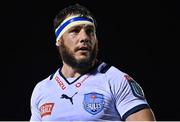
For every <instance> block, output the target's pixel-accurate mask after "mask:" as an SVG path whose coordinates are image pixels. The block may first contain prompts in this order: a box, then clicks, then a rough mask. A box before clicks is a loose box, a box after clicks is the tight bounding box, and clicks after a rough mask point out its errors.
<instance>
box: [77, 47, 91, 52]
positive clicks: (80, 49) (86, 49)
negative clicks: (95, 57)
mask: <svg viewBox="0 0 180 122" xmlns="http://www.w3.org/2000/svg"><path fill="white" fill-rule="evenodd" d="M78 51H83V52H87V51H90V48H89V47H80V48H78Z"/></svg>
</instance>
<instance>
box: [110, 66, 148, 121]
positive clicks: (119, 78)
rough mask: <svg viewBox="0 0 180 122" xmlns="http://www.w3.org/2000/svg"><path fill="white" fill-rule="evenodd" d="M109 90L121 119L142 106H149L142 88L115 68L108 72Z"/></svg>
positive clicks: (142, 107) (124, 118)
mask: <svg viewBox="0 0 180 122" xmlns="http://www.w3.org/2000/svg"><path fill="white" fill-rule="evenodd" d="M108 78H109V82H110V87H111V92H112V95H113V98H114V101H115V105H116V109H117V111H118V112H119V114H120V116H121V119H122V120H126V118H127V117H128V116H129V115H131V114H133V113H135V112H137V111H139V110H141V109H144V108H149V105H148V103H147V101H146V98H145V95H144V92H143V89H142V88H141V86H140V85H139V84H138V83H137V82H136V81H135V80H134V79H133V78H131V77H130V76H129V75H127V74H126V73H124V72H121V71H120V70H118V69H117V68H111V70H110V71H109V72H108Z"/></svg>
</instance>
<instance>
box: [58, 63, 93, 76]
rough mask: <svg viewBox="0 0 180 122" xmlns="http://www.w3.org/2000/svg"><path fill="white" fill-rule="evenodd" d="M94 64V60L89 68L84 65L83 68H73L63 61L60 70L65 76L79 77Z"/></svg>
mask: <svg viewBox="0 0 180 122" xmlns="http://www.w3.org/2000/svg"><path fill="white" fill-rule="evenodd" d="M94 65H95V62H94V63H93V65H92V66H91V67H89V68H87V67H85V68H74V67H72V66H70V65H68V64H66V63H65V62H63V66H62V69H61V72H62V74H63V75H64V76H65V77H66V78H72V77H79V76H80V75H83V74H85V73H86V72H88V71H89V70H90V69H91V68H93V67H94Z"/></svg>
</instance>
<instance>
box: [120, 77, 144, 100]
mask: <svg viewBox="0 0 180 122" xmlns="http://www.w3.org/2000/svg"><path fill="white" fill-rule="evenodd" d="M124 77H125V78H126V79H127V81H128V83H129V85H130V87H131V89H132V92H133V94H134V96H136V97H138V98H140V99H145V96H144V92H143V89H142V88H141V86H140V85H139V84H138V83H137V82H136V81H135V80H134V79H133V78H131V77H130V76H129V75H125V76H124Z"/></svg>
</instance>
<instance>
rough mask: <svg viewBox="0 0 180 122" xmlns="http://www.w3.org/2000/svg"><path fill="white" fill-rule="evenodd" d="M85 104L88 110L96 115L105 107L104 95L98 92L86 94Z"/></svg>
mask: <svg viewBox="0 0 180 122" xmlns="http://www.w3.org/2000/svg"><path fill="white" fill-rule="evenodd" d="M83 104H84V109H85V110H86V111H87V112H89V113H91V114H93V115H95V114H97V113H99V112H101V111H102V110H103V108H104V95H103V94H99V93H96V92H91V93H88V94H84V101H83Z"/></svg>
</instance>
